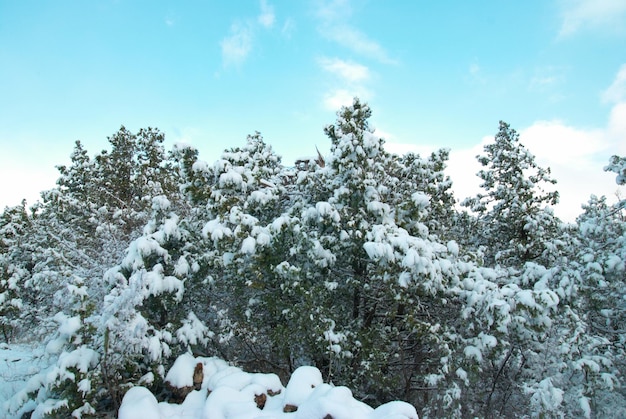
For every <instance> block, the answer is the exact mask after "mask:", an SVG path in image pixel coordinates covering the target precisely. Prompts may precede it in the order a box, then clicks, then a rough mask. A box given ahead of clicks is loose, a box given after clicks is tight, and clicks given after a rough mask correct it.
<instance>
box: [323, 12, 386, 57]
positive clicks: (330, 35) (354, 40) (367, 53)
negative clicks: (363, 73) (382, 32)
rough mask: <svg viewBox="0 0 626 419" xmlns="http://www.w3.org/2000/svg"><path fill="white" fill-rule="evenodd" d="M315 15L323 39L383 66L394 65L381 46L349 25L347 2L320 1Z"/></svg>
mask: <svg viewBox="0 0 626 419" xmlns="http://www.w3.org/2000/svg"><path fill="white" fill-rule="evenodd" d="M316 15H317V17H318V19H319V22H320V25H319V28H318V32H319V33H320V34H321V35H322V36H324V37H325V38H327V39H329V40H331V41H333V42H335V43H337V44H339V45H341V46H343V47H345V48H347V49H349V50H351V51H353V52H355V53H357V54H359V55H361V56H364V57H367V58H371V59H374V60H377V61H379V62H381V63H384V64H395V63H396V61H395V60H394V59H393V58H391V57H390V55H389V54H388V52H387V51H386V50H385V48H383V46H382V45H380V44H379V43H378V42H376V41H374V40H372V39H370V38H369V37H368V36H367V35H366V34H365V33H364V32H362V31H360V30H359V29H357V28H356V27H354V26H353V25H352V24H350V23H349V19H350V17H351V15H352V7H351V4H350V2H349V1H348V0H330V1H325V0H321V1H319V2H318V3H317V9H316Z"/></svg>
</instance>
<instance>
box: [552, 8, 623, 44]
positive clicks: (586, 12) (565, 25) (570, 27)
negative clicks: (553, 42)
mask: <svg viewBox="0 0 626 419" xmlns="http://www.w3.org/2000/svg"><path fill="white" fill-rule="evenodd" d="M561 9H562V10H561V14H562V19H563V21H562V23H561V29H560V31H559V37H560V38H564V37H567V36H570V35H573V34H575V33H576V32H579V31H581V30H584V29H593V30H602V31H609V32H622V31H624V30H625V29H626V1H624V0H562V1H561Z"/></svg>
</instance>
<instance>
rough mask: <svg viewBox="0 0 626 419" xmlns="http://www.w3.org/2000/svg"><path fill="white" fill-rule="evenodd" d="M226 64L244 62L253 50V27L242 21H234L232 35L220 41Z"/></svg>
mask: <svg viewBox="0 0 626 419" xmlns="http://www.w3.org/2000/svg"><path fill="white" fill-rule="evenodd" d="M220 45H221V47H222V60H223V63H224V66H226V67H228V66H231V65H240V64H242V63H243V62H244V61H245V60H246V58H247V57H248V54H250V51H251V50H252V28H251V27H250V25H247V24H242V23H240V22H237V23H233V24H232V25H231V27H230V35H229V36H227V37H226V38H224V39H223V40H222V42H221V43H220Z"/></svg>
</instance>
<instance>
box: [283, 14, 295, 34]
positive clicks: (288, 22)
mask: <svg viewBox="0 0 626 419" xmlns="http://www.w3.org/2000/svg"><path fill="white" fill-rule="evenodd" d="M295 30H296V22H295V20H293V19H292V18H290V17H288V18H287V19H285V23H283V28H282V29H281V30H280V32H281V34H282V35H283V36H284V37H286V38H291V34H293V32H294V31H295Z"/></svg>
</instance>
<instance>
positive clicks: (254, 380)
mask: <svg viewBox="0 0 626 419" xmlns="http://www.w3.org/2000/svg"><path fill="white" fill-rule="evenodd" d="M200 365H201V366H202V368H200ZM199 371H202V376H201V377H199V376H198V374H199ZM200 379H201V384H199V381H200ZM165 380H166V382H167V383H168V384H169V385H170V386H171V387H176V388H187V389H189V392H188V393H187V394H186V396H185V398H184V400H183V401H182V403H181V404H174V403H166V402H161V403H159V402H158V401H157V399H156V397H155V396H154V395H153V394H152V393H151V392H150V391H149V390H148V389H147V388H145V387H141V386H137V387H133V388H131V389H130V390H128V392H127V393H126V395H125V396H124V399H123V400H122V405H121V407H120V410H119V416H118V418H119V419H130V418H142V419H153V418H154V419H160V418H172V419H175V418H177V419H183V418H184V419H262V418H265V419H269V418H274V419H280V418H293V419H322V418H332V419H390V418H392V419H418V415H417V412H416V410H415V408H414V407H413V406H412V405H410V404H408V403H405V402H401V401H393V402H389V403H387V404H384V405H382V406H380V407H378V408H377V409H373V408H372V407H370V406H368V405H366V404H365V403H363V402H360V401H358V400H356V399H355V398H354V397H353V395H352V391H351V390H350V389H349V388H347V387H335V386H333V385H330V384H326V383H324V382H323V379H322V374H321V372H320V371H319V370H318V369H317V368H315V367H310V366H303V367H300V368H298V369H296V370H295V371H294V372H293V374H292V375H291V378H290V379H289V383H288V384H287V387H286V388H285V387H284V386H283V385H282V383H281V382H280V379H279V378H278V376H277V375H276V374H262V373H248V372H245V371H243V370H241V369H239V368H237V367H234V366H232V365H229V364H228V363H227V362H225V361H223V360H221V359H218V358H204V357H193V356H192V355H191V354H185V355H181V356H180V357H179V358H178V359H177V360H176V362H174V365H172V368H171V369H170V370H169V371H168V373H167V375H166V378H165ZM194 385H199V390H198V387H195V389H193V388H194V387H193V386H194ZM192 389H193V390H192Z"/></svg>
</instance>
